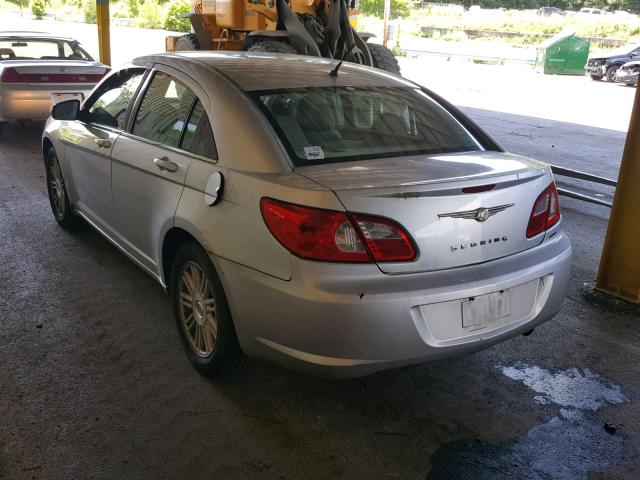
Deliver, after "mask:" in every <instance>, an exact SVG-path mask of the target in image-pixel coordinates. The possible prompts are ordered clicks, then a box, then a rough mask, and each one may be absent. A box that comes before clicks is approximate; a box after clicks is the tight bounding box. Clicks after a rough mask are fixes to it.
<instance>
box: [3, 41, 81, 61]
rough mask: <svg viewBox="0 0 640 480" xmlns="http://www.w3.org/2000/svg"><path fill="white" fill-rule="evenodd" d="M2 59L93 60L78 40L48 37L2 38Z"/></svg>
mask: <svg viewBox="0 0 640 480" xmlns="http://www.w3.org/2000/svg"><path fill="white" fill-rule="evenodd" d="M1 60H92V58H91V56H90V55H89V54H88V53H87V52H86V51H84V49H83V48H82V47H80V46H79V44H78V43H77V42H68V41H66V40H55V39H52V40H47V39H29V38H25V39H4V38H2V39H0V61H1Z"/></svg>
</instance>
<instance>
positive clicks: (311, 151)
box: [304, 146, 324, 160]
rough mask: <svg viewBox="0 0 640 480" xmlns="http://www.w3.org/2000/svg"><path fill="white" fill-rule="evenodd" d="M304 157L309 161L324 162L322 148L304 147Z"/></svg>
mask: <svg viewBox="0 0 640 480" xmlns="http://www.w3.org/2000/svg"><path fill="white" fill-rule="evenodd" d="M304 156H305V158H306V159H307V160H323V159H324V152H323V151H322V147H320V146H313V147H304Z"/></svg>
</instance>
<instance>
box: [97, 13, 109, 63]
mask: <svg viewBox="0 0 640 480" xmlns="http://www.w3.org/2000/svg"><path fill="white" fill-rule="evenodd" d="M96 22H97V23H98V50H99V53H100V61H101V62H102V63H104V64H105V65H111V36H110V32H109V29H110V22H109V0H96Z"/></svg>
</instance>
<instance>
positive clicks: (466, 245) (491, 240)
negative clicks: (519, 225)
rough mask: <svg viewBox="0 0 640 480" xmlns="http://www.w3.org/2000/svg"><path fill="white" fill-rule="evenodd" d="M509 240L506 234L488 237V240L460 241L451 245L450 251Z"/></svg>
mask: <svg viewBox="0 0 640 480" xmlns="http://www.w3.org/2000/svg"><path fill="white" fill-rule="evenodd" d="M507 240H509V239H508V238H507V237H506V236H502V237H494V238H489V239H488V240H480V241H478V242H469V243H460V244H458V245H451V251H452V252H455V251H456V250H465V249H467V248H475V247H483V246H486V245H490V244H492V243H498V242H506V241H507Z"/></svg>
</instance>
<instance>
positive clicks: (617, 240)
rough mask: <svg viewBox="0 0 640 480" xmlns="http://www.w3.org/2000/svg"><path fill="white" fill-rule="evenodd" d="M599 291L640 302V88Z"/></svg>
mask: <svg viewBox="0 0 640 480" xmlns="http://www.w3.org/2000/svg"><path fill="white" fill-rule="evenodd" d="M596 289H597V290H600V291H601V292H605V293H609V294H611V295H614V296H616V297H620V298H624V299H625V300H628V301H630V302H634V303H640V87H638V88H637V89H636V97H635V101H634V103H633V110H632V112H631V120H630V122H629V132H628V133H627V141H626V143H625V145H624V152H623V154H622V163H621V164H620V174H619V176H618V185H617V186H616V193H615V196H614V198H613V207H612V209H611V216H610V218H609V226H608V228H607V236H606V238H605V241H604V248H603V249H602V258H601V259H600V269H599V271H598V279H597V281H596Z"/></svg>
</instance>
